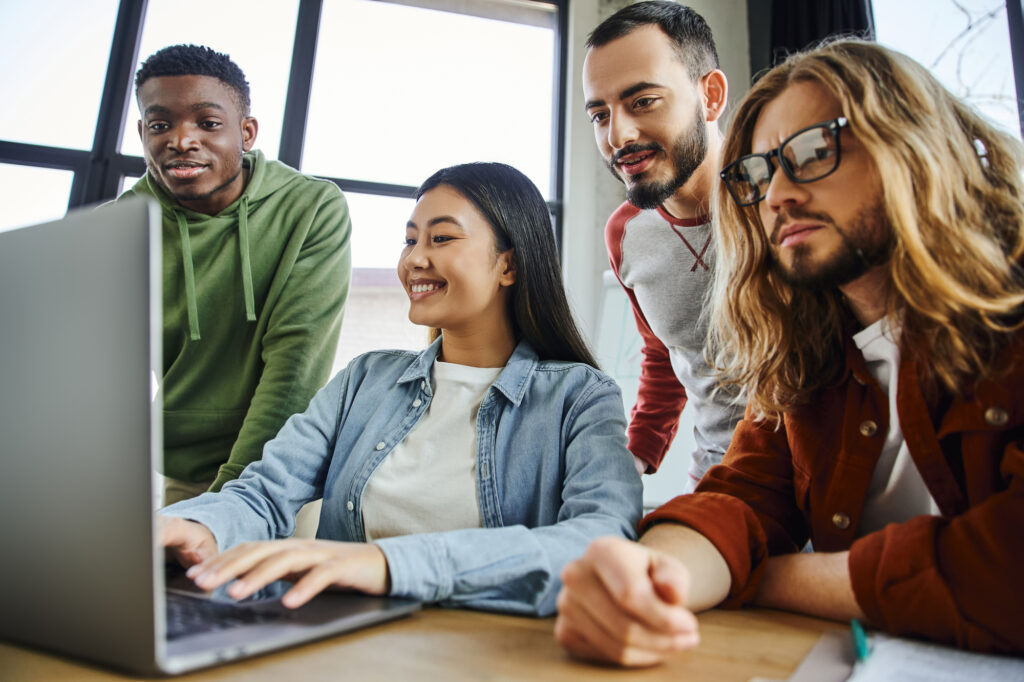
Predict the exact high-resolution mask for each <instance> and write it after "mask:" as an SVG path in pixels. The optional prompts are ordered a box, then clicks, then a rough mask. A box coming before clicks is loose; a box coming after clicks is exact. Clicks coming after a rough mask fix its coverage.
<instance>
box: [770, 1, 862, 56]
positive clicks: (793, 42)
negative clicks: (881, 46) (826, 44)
mask: <svg viewBox="0 0 1024 682" xmlns="http://www.w3.org/2000/svg"><path fill="white" fill-rule="evenodd" d="M849 34H855V35H858V36H860V37H862V38H868V39H872V40H873V39H874V37H875V27H874V18H873V16H872V12H871V0H773V2H772V30H771V52H770V54H771V63H772V64H773V65H774V64H779V63H781V62H782V61H783V60H785V58H786V56H787V55H789V54H792V53H793V52H799V51H800V50H803V49H805V48H808V47H810V46H812V45H814V44H815V43H817V42H818V41H820V40H822V39H823V38H827V37H828V36H833V35H849Z"/></svg>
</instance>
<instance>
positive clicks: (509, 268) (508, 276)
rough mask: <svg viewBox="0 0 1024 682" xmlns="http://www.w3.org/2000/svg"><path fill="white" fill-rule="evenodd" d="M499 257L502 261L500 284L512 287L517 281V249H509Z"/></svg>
mask: <svg viewBox="0 0 1024 682" xmlns="http://www.w3.org/2000/svg"><path fill="white" fill-rule="evenodd" d="M498 259H499V260H500V261H501V262H500V263H499V265H500V266H501V270H502V272H501V277H500V278H499V279H498V284H500V285H501V286H503V287H510V286H512V285H513V284H515V283H516V251H515V249H509V250H508V251H505V252H504V253H501V254H499V255H498Z"/></svg>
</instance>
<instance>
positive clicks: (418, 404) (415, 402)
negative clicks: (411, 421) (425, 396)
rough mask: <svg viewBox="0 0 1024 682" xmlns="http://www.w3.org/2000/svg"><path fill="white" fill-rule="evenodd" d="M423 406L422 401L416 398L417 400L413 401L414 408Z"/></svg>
mask: <svg viewBox="0 0 1024 682" xmlns="http://www.w3.org/2000/svg"><path fill="white" fill-rule="evenodd" d="M422 404H423V401H422V400H420V399H419V398H416V400H414V401H412V406H413V407H419V406H420V405H422Z"/></svg>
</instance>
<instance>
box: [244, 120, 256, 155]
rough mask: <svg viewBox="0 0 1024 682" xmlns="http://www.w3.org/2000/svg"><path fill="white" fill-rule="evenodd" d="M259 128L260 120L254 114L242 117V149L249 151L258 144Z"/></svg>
mask: <svg viewBox="0 0 1024 682" xmlns="http://www.w3.org/2000/svg"><path fill="white" fill-rule="evenodd" d="M259 129H260V124H259V122H258V121H257V120H256V119H255V118H253V117H252V116H246V117H245V118H243V119H242V151H246V152H247V151H249V150H250V149H252V147H253V145H254V144H256V133H257V132H259Z"/></svg>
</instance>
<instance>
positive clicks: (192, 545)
mask: <svg viewBox="0 0 1024 682" xmlns="http://www.w3.org/2000/svg"><path fill="white" fill-rule="evenodd" d="M156 528H157V534H158V535H159V536H160V545H161V546H162V547H164V548H165V549H166V551H167V556H168V558H173V559H177V561H178V563H180V564H181V565H182V566H184V567H185V568H188V567H189V566H193V565H195V564H198V563H201V562H203V561H206V560H207V559H209V558H211V557H214V556H217V540H216V538H214V537H213V533H212V532H210V529H209V528H207V527H206V526H204V525H203V524H201V523H196V522H195V521H187V520H185V519H179V518H176V517H174V516H164V515H163V514H157V516H156Z"/></svg>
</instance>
